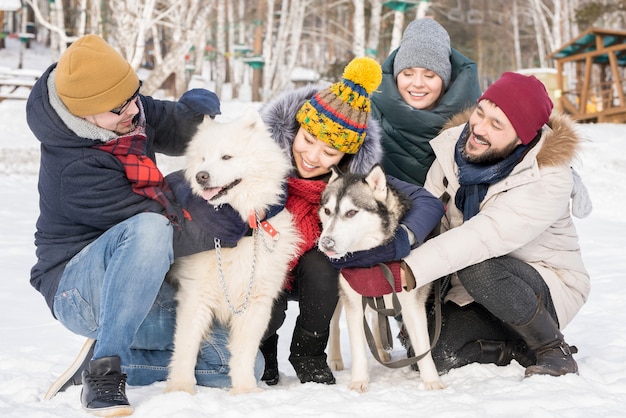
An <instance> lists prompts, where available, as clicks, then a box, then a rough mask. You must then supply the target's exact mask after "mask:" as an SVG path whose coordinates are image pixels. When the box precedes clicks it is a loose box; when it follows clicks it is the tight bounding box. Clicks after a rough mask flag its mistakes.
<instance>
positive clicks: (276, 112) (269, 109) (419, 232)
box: [261, 86, 443, 244]
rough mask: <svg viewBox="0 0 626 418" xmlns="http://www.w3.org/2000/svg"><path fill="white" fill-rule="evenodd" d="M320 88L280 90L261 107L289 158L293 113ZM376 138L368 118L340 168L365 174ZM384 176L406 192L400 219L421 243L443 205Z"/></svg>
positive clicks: (375, 154) (295, 125)
mask: <svg viewBox="0 0 626 418" xmlns="http://www.w3.org/2000/svg"><path fill="white" fill-rule="evenodd" d="M322 88H324V87H322V86H306V87H302V88H300V89H296V90H289V91H286V92H283V93H281V94H280V95H278V96H277V97H276V98H275V99H274V100H272V101H271V102H269V103H268V104H266V105H265V106H264V107H263V108H262V109H261V117H262V118H263V120H264V121H265V124H266V125H267V127H268V129H269V131H270V134H271V135H272V138H274V140H275V141H276V142H277V143H278V144H279V145H280V146H281V148H282V149H283V150H284V151H285V152H286V153H287V154H288V155H289V157H290V158H291V159H292V160H293V153H292V150H291V146H292V144H293V140H294V138H295V136H296V133H297V132H298V129H299V128H300V123H299V122H298V121H297V120H296V113H297V112H298V110H299V109H300V107H302V105H303V104H304V102H305V101H307V100H309V99H311V98H312V97H313V95H315V93H316V92H317V91H319V90H320V89H322ZM380 140H381V129H380V125H379V123H378V122H377V121H376V120H374V119H373V118H370V120H369V123H368V126H367V135H366V137H365V141H364V142H363V145H361V148H359V151H358V152H357V153H356V154H354V155H346V156H345V157H344V159H346V157H347V163H346V166H345V167H343V168H342V169H343V170H344V171H349V172H352V173H360V174H365V173H368V172H369V171H370V169H371V168H372V167H373V166H374V164H376V163H379V162H380V160H381V158H382V148H381V143H380ZM294 167H295V165H294ZM294 170H295V168H294ZM294 175H295V173H294ZM387 179H388V181H389V183H390V184H391V185H392V186H394V187H396V188H397V189H398V190H399V191H400V192H401V193H404V194H406V195H407V196H408V197H409V199H410V200H411V201H412V207H411V210H410V211H409V213H408V214H406V215H405V217H404V218H403V219H402V221H401V222H402V224H404V225H405V226H406V227H407V228H409V229H410V230H411V232H412V233H413V234H414V235H415V239H416V244H421V243H422V242H424V240H425V239H426V237H427V236H428V234H429V233H430V232H431V231H432V229H433V228H434V226H435V225H437V223H438V222H439V220H440V219H441V217H442V216H443V206H442V205H441V203H440V201H439V200H438V199H437V198H435V197H434V196H433V195H432V194H430V193H429V192H428V191H427V190H426V189H423V188H422V187H417V186H415V185H413V184H410V183H406V182H403V181H400V180H398V179H396V178H393V177H392V176H387ZM287 199H289V197H287Z"/></svg>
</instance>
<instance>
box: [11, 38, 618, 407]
mask: <svg viewBox="0 0 626 418" xmlns="http://www.w3.org/2000/svg"><path fill="white" fill-rule="evenodd" d="M9 46H10V48H8V49H5V50H0V66H5V67H10V68H17V52H16V51H17V49H16V48H15V44H10V45H9ZM51 62H52V58H51V57H50V54H49V52H48V51H46V50H45V48H42V47H40V46H38V45H37V44H35V45H34V47H33V48H32V49H31V50H27V51H26V53H25V55H24V68H29V69H37V70H43V69H44V68H45V67H46V66H47V65H48V64H50V63H51ZM244 105H246V103H241V102H236V101H232V102H226V103H224V104H223V109H222V110H223V114H224V117H232V116H234V115H235V114H238V113H239V112H240V111H241V108H243V107H244ZM580 129H581V132H582V133H583V135H584V137H585V138H587V139H588V142H586V143H585V145H584V146H583V152H582V153H581V161H580V164H579V166H578V170H579V172H580V173H581V175H582V176H583V179H584V181H585V183H586V185H587V187H588V188H589V191H590V194H591V196H592V198H593V202H594V211H593V213H592V214H591V216H589V217H588V218H587V219H584V220H578V219H577V220H576V226H577V228H578V231H579V234H580V243H581V246H582V249H583V256H584V259H585V262H586V265H587V268H588V270H589V272H590V274H591V276H592V292H591V296H590V298H589V301H588V303H587V304H586V305H585V306H584V308H583V309H582V311H581V312H580V314H579V315H578V316H577V317H576V318H575V319H574V321H573V322H572V323H571V324H570V325H569V326H568V328H567V329H566V330H565V336H566V338H567V341H568V342H569V343H570V344H575V345H576V346H577V347H578V349H579V353H578V354H577V355H576V360H577V361H578V365H579V368H580V375H578V376H575V375H568V376H563V377H559V378H552V377H546V376H534V377H532V378H529V379H523V376H524V370H523V368H522V367H521V366H519V365H518V364H516V363H515V364H512V365H509V366H507V367H496V366H494V365H478V364H473V365H469V366H466V367H463V368H460V369H457V370H453V371H451V372H450V373H448V374H447V375H444V376H443V381H444V382H445V384H446V385H447V386H448V388H447V389H445V390H443V391H425V390H424V389H423V385H422V384H421V382H420V380H419V378H418V375H417V374H416V373H414V372H412V371H410V369H401V370H392V369H387V368H385V367H383V366H381V365H379V364H376V363H375V361H374V360H373V359H372V361H371V362H370V368H371V379H372V383H371V385H370V390H369V392H367V393H365V394H357V393H355V392H352V391H350V390H349V389H348V387H347V385H348V383H349V381H350V372H349V370H346V371H343V372H337V373H336V374H335V376H336V378H337V384H336V385H334V386H325V385H316V384H311V383H310V384H305V385H302V384H300V383H299V381H298V380H297V378H296V376H295V373H294V372H293V369H292V368H291V366H290V364H289V363H288V361H287V356H288V347H289V341H290V336H291V331H292V330H293V323H294V320H295V316H296V315H297V306H295V305H291V306H290V309H289V313H288V318H287V322H286V324H285V325H284V326H283V328H282V329H281V331H280V335H281V337H280V340H279V342H280V346H279V362H280V369H281V383H280V384H279V385H277V386H274V387H266V386H265V385H263V384H262V385H261V386H263V387H264V388H265V389H266V390H265V391H264V392H262V393H256V394H251V395H239V396H230V395H229V394H228V392H227V391H226V390H220V389H208V388H199V389H198V393H197V394H196V395H195V396H190V395H187V394H182V393H173V394H163V389H164V387H165V384H164V383H162V382H161V383H156V384H153V385H151V386H147V387H129V388H128V391H127V393H128V396H129V399H130V401H131V403H132V404H133V406H134V407H135V414H134V416H136V417H151V418H154V417H179V418H186V417H189V418H191V417H194V418H195V417H198V416H221V417H233V418H235V417H244V416H245V417H294V416H298V417H307V416H311V417H313V416H315V417H319V416H321V417H386V416H389V417H405V416H406V417H408V416H418V415H423V416H436V417H492V416H507V417H622V416H626V336H625V334H626V324H625V321H626V315H625V314H624V311H625V309H624V304H625V301H626V285H625V282H623V281H622V280H624V279H625V278H626V275H625V273H624V272H625V271H626V251H625V250H626V220H625V218H624V217H623V216H621V215H619V213H621V212H618V211H617V209H620V208H625V207H626V153H625V152H624V150H625V149H626V125H612V124H598V125H582V126H581V127H580ZM0 132H1V134H0V190H2V193H1V195H2V200H1V202H2V203H1V204H0V219H1V220H2V222H1V223H0V271H1V273H0V274H1V277H2V280H1V283H2V285H1V286H2V291H1V292H0V416H3V417H20V418H22V417H64V418H67V417H86V416H90V415H89V414H87V413H86V412H84V411H83V410H82V409H81V407H80V401H79V396H80V388H79V387H73V388H71V389H69V390H68V391H67V392H65V393H62V394H59V395H58V396H56V397H55V398H54V399H53V400H51V401H43V400H42V396H43V394H44V392H45V391H46V390H47V388H48V386H49V385H50V383H51V382H52V381H53V380H54V379H55V378H56V377H57V376H58V374H59V373H61V372H62V371H63V370H64V369H65V368H66V367H67V366H68V365H69V363H70V362H71V361H72V360H73V358H74V356H75V355H76V353H77V352H78V350H79V348H80V346H81V345H82V343H83V338H81V337H79V336H75V335H73V334H71V333H70V332H69V331H66V330H65V329H64V328H63V327H62V326H61V325H60V324H59V323H58V322H56V321H55V320H54V319H53V318H52V317H51V315H50V313H49V311H48V308H47V307H46V305H45V303H44V300H43V298H42V297H41V296H40V295H39V294H38V293H37V292H36V291H35V290H34V289H33V288H32V287H31V286H30V284H29V281H28V279H29V271H30V268H31V266H32V265H33V264H34V262H35V256H34V246H33V232H34V228H35V227H34V225H35V221H36V218H37V213H38V208H37V199H38V198H37V179H36V174H37V170H38V142H37V141H36V140H35V139H34V137H33V135H32V134H31V133H30V131H29V129H28V127H27V124H26V120H25V101H24V100H5V101H3V102H1V103H0ZM177 164H179V162H178V161H176V160H168V161H167V165H166V167H165V168H164V171H166V172H168V171H169V170H170V169H172V168H174V167H175V166H176V165H177ZM620 210H621V209H620ZM342 330H343V333H342V343H343V353H344V359H345V360H346V363H347V364H346V366H347V367H349V366H350V356H349V345H348V337H347V331H346V329H345V323H342ZM393 354H394V357H401V356H403V355H404V352H403V350H402V349H401V348H400V345H399V344H396V350H395V351H394V353H393Z"/></svg>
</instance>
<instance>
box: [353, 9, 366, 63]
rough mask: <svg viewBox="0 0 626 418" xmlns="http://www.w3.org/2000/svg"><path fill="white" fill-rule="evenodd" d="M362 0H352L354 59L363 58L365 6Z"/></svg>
mask: <svg viewBox="0 0 626 418" xmlns="http://www.w3.org/2000/svg"><path fill="white" fill-rule="evenodd" d="M363 2H364V0H352V4H353V5H354V19H352V22H353V27H352V34H353V35H352V36H353V38H352V53H353V54H354V56H356V57H363V56H365V5H364V4H363Z"/></svg>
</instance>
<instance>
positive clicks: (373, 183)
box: [365, 164, 387, 200]
mask: <svg viewBox="0 0 626 418" xmlns="http://www.w3.org/2000/svg"><path fill="white" fill-rule="evenodd" d="M365 182H366V183H367V185H368V186H370V189H372V192H374V197H375V198H376V199H377V200H384V199H385V198H386V197H387V177H385V171H384V170H383V168H382V166H381V165H380V164H376V165H374V167H372V169H371V170H370V172H369V173H368V174H367V176H366V177H365Z"/></svg>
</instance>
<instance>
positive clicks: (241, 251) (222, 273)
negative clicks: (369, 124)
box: [165, 108, 299, 395]
mask: <svg viewBox="0 0 626 418" xmlns="http://www.w3.org/2000/svg"><path fill="white" fill-rule="evenodd" d="M186 158H187V163H186V165H185V178H186V180H187V181H188V182H189V184H191V187H192V190H193V193H196V194H198V195H199V196H202V197H204V199H205V200H207V202H208V203H209V204H210V205H215V206H218V205H222V204H229V205H231V206H232V207H233V208H234V209H235V210H236V211H237V212H238V213H239V214H240V215H241V217H242V219H243V220H246V221H249V222H250V225H251V227H253V233H252V236H245V237H243V238H242V239H241V240H240V241H239V242H238V243H237V246H236V247H234V248H220V247H219V245H216V249H215V250H210V251H205V252H202V253H198V254H194V255H191V256H187V257H180V258H177V259H176V260H175V262H174V265H173V266H172V269H171V270H170V276H171V277H173V278H174V279H175V280H176V282H177V283H178V285H179V290H178V293H177V300H178V310H177V318H176V332H175V336H174V353H173V356H172V360H171V363H170V373H169V378H168V382H167V386H166V389H165V391H166V392H173V391H184V392H188V393H194V392H195V384H196V380H195V377H194V368H195V365H196V359H197V356H198V351H199V349H200V344H201V342H202V341H203V339H205V338H207V336H208V335H210V331H211V326H212V324H213V321H214V320H217V321H220V322H221V323H223V324H225V325H226V326H227V327H228V329H229V331H230V336H229V350H230V353H231V359H230V364H229V368H230V371H229V375H230V378H231V381H232V389H231V391H230V393H231V394H233V395H235V394H240V393H248V392H256V391H260V390H261V389H259V388H258V387H257V382H256V379H255V376H254V364H255V358H256V356H257V353H258V352H259V343H260V341H261V338H262V337H263V334H264V332H265V329H266V327H267V324H268V322H269V320H270V314H271V310H272V305H273V303H274V299H275V298H276V297H277V296H278V294H279V292H280V290H281V287H282V285H283V282H284V280H285V276H286V274H287V268H288V265H289V262H290V261H291V259H292V257H293V256H294V254H295V252H296V247H297V245H298V242H299V238H298V233H297V231H296V229H295V226H294V223H293V219H292V216H291V214H290V213H289V212H287V211H286V210H283V211H281V212H280V213H279V214H277V215H276V216H273V217H272V218H270V219H269V222H261V221H260V220H259V219H261V218H262V216H263V215H262V214H264V213H265V211H266V210H267V209H268V208H269V207H270V206H272V205H275V204H278V203H280V199H281V197H280V196H281V194H282V193H283V188H282V185H283V183H284V181H285V179H286V177H287V175H288V173H289V170H290V169H291V163H290V161H289V160H288V157H287V156H286V154H285V153H284V152H283V150H282V149H281V148H280V147H279V146H278V145H277V144H276V143H275V142H274V140H273V139H272V138H271V136H270V134H269V132H268V131H267V129H266V127H265V125H264V123H263V121H262V119H261V117H260V116H259V114H258V112H257V111H256V110H255V109H253V108H249V109H248V110H247V111H246V112H245V113H244V115H243V117H241V118H239V119H237V120H234V121H232V122H228V123H218V122H216V121H213V120H211V119H209V118H206V120H205V122H203V124H202V125H201V126H200V129H199V130H198V133H197V134H196V135H195V137H194V138H193V139H192V140H191V142H190V143H189V146H188V149H187V151H186ZM209 209H210V210H212V208H209ZM216 244H217V243H216Z"/></svg>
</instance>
